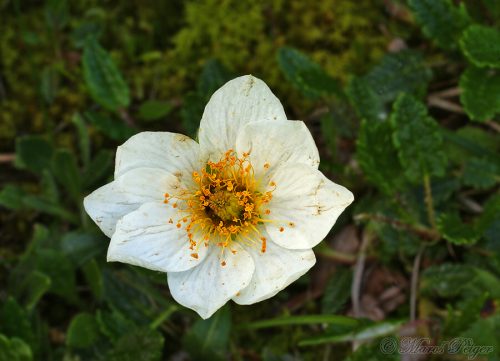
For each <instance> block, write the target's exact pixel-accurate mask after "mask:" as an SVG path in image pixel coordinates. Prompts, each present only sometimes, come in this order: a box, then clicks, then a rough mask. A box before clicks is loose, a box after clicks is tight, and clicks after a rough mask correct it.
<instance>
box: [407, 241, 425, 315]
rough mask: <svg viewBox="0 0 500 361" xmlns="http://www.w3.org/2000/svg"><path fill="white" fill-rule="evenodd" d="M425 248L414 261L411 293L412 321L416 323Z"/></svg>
mask: <svg viewBox="0 0 500 361" xmlns="http://www.w3.org/2000/svg"><path fill="white" fill-rule="evenodd" d="M424 250H425V246H422V247H421V248H420V250H419V251H418V253H417V255H416V256H415V260H414V261H413V269H412V272H411V291H410V292H411V293H410V321H415V319H416V317H417V298H418V280H419V274H420V263H421V260H422V255H423V253H424Z"/></svg>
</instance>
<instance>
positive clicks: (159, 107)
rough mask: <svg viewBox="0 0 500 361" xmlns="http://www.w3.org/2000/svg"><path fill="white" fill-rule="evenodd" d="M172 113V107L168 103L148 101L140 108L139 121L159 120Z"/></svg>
mask: <svg viewBox="0 0 500 361" xmlns="http://www.w3.org/2000/svg"><path fill="white" fill-rule="evenodd" d="M171 111H172V105H171V104H170V103H168V102H163V101H159V100H148V101H145V102H144V103H142V104H141V106H140V107H139V114H138V117H139V119H142V120H146V121H152V120H158V119H161V118H163V117H165V116H166V115H168V114H169V113H170V112H171Z"/></svg>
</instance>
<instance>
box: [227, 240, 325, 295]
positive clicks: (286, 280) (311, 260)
mask: <svg viewBox="0 0 500 361" xmlns="http://www.w3.org/2000/svg"><path fill="white" fill-rule="evenodd" d="M248 253H250V255H251V256H252V258H253V261H254V263H255V273H254V274H253V277H252V280H251V281H250V284H249V285H248V287H247V288H245V289H243V290H241V291H240V293H239V294H238V295H237V296H235V297H234V298H233V301H235V302H236V303H239V304H240V305H250V304H252V303H256V302H260V301H263V300H265V299H268V298H270V297H273V296H274V295H275V294H277V293H278V292H279V291H281V290H282V289H284V288H285V287H287V286H288V285H289V284H291V283H292V282H294V281H295V280H297V279H298V278H299V277H300V276H302V275H303V274H305V273H306V272H307V271H308V270H309V269H310V268H311V267H312V266H314V264H315V263H316V257H314V252H313V251H312V250H310V249H307V250H289V249H285V248H282V247H280V246H278V245H277V244H275V243H274V242H270V241H268V243H267V248H266V251H265V252H264V253H262V252H261V251H260V250H259V249H248Z"/></svg>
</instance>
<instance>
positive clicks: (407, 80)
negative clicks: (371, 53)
mask: <svg viewBox="0 0 500 361" xmlns="http://www.w3.org/2000/svg"><path fill="white" fill-rule="evenodd" d="M431 75H432V74H431V72H430V70H429V68H428V67H426V66H425V64H424V62H423V57H422V55H421V54H420V53H419V52H416V51H413V50H403V51H400V52H398V53H392V54H387V55H385V56H384V57H383V58H382V60H381V61H380V63H379V64H377V65H376V66H375V67H374V68H373V69H372V70H371V71H370V72H369V73H368V74H366V75H365V76H363V77H361V78H353V79H352V80H351V82H350V83H349V86H348V90H347V92H348V95H349V98H350V100H351V103H352V104H353V106H354V108H355V109H356V112H357V113H358V115H359V116H360V117H361V118H364V119H367V120H371V121H376V120H381V119H385V118H386V116H387V111H386V108H385V106H386V105H387V104H388V103H390V102H392V101H393V100H395V99H396V98H397V97H398V95H400V94H401V93H410V94H414V95H415V96H418V97H420V96H421V95H423V94H424V92H425V90H426V88H427V84H428V83H429V81H430V79H431Z"/></svg>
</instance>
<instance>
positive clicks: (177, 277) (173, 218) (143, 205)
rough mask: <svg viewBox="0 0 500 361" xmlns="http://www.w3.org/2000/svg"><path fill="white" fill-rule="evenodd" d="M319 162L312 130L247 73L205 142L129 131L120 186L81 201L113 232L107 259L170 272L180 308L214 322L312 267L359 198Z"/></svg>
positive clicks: (214, 108)
mask: <svg viewBox="0 0 500 361" xmlns="http://www.w3.org/2000/svg"><path fill="white" fill-rule="evenodd" d="M318 165H319V155H318V149H317V148H316V145H315V144H314V140H313V138H312V136H311V134H310V132H309V131H308V129H307V127H306V126H305V124H304V123H303V122H301V121H291V120H287V118H286V115H285V112H284V110H283V107H282V105H281V103H280V102H279V100H278V99H277V98H276V97H275V96H274V94H273V93H272V92H271V90H270V89H269V88H268V87H267V85H266V84H265V83H264V82H262V81H261V80H259V79H257V78H254V77H252V76H243V77H240V78H237V79H234V80H232V81H230V82H228V83H227V84H225V85H224V86H223V87H222V88H220V89H219V90H218V91H217V92H215V94H214V95H213V96H212V98H211V99H210V101H209V102H208V104H207V106H206V108H205V112H204V113H203V117H202V119H201V124H200V131H199V143H197V142H195V141H194V140H192V139H190V138H188V137H186V136H183V135H180V134H174V133H168V132H144V133H139V134H137V135H135V136H133V137H132V138H130V139H129V140H128V141H126V142H125V143H124V144H123V145H122V146H120V147H118V150H117V153H116V167H115V180H114V181H113V182H111V183H109V184H107V185H105V186H103V187H101V188H99V189H98V190H96V191H95V192H93V193H92V194H90V195H89V196H88V197H86V198H85V201H84V205H85V209H86V211H87V213H88V214H89V215H90V217H91V218H92V219H93V220H94V221H95V222H96V224H97V225H98V226H99V227H100V228H101V230H102V231H103V232H104V233H105V234H106V235H107V236H109V237H111V243H110V245H109V249H108V256H107V257H108V261H119V262H125V263H130V264H133V265H137V266H141V267H145V268H149V269H152V270H157V271H162V272H166V273H167V275H168V285H169V288H170V292H171V293H172V296H173V297H174V298H175V299H176V300H177V302H179V303H181V304H182V305H184V306H186V307H189V308H191V309H193V310H195V311H196V312H198V314H199V315H200V316H201V317H203V318H208V317H210V316H211V315H212V314H213V313H214V312H215V311H216V310H217V309H219V308H220V307H221V306H223V305H224V304H225V303H226V302H227V301H228V300H230V299H233V300H234V301H235V302H236V303H239V304H252V303H255V302H259V301H262V300H265V299H267V298H269V297H272V296H274V295H275V294H276V293H278V292H279V291H280V290H282V289H283V288H285V287H286V286H288V285H289V284H290V283H292V282H294V281H295V280H296V279H297V278H299V277H300V276H302V275H303V274H304V273H306V272H307V271H308V270H309V269H310V268H311V267H312V266H313V265H314V263H315V262H316V259H315V257H314V253H313V251H312V247H314V246H315V245H317V244H318V243H319V242H321V240H323V238H324V237H325V236H326V235H327V234H328V232H329V231H330V229H331V228H332V226H333V224H334V223H335V221H336V220H337V217H338V216H339V215H340V213H342V211H343V210H344V209H345V208H346V207H347V206H348V205H349V204H350V203H351V202H352V201H353V199H354V198H353V195H352V193H351V192H350V191H348V190H347V189H346V188H344V187H342V186H340V185H338V184H335V183H333V182H331V181H330V180H328V179H327V178H326V177H325V176H324V175H323V174H322V173H321V172H319V171H318Z"/></svg>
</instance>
